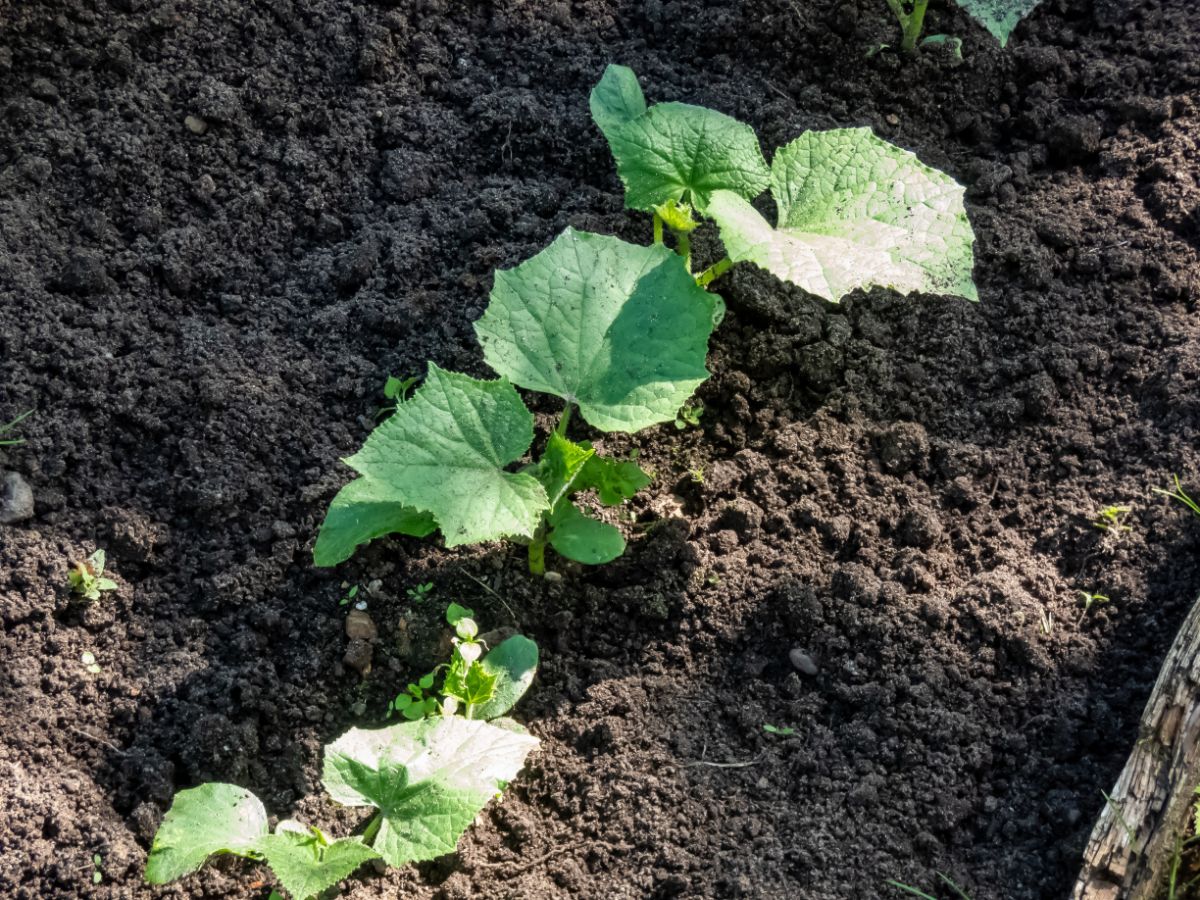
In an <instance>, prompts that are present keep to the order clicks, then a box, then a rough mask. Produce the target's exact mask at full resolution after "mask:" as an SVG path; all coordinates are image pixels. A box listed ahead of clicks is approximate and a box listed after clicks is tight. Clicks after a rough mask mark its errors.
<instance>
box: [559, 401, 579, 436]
mask: <svg viewBox="0 0 1200 900" xmlns="http://www.w3.org/2000/svg"><path fill="white" fill-rule="evenodd" d="M574 408H575V405H574V404H572V403H568V404H567V407H566V409H564V410H563V414H562V417H561V418H560V419H559V420H558V424H557V425H555V426H554V433H555V434H557V435H558V436H559V437H563V436H564V435H566V433H567V425H568V424H569V423H570V421H571V410H573V409H574Z"/></svg>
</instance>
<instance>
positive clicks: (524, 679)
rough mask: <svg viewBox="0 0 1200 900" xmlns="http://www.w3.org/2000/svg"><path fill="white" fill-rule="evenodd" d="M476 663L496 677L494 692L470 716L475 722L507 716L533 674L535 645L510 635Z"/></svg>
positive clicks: (536, 651)
mask: <svg viewBox="0 0 1200 900" xmlns="http://www.w3.org/2000/svg"><path fill="white" fill-rule="evenodd" d="M479 664H480V665H481V666H482V667H483V668H484V670H485V671H487V672H490V673H491V674H493V675H495V676H496V690H495V693H494V694H493V695H492V699H491V700H489V701H488V702H487V703H484V704H482V705H480V706H479V707H477V708H476V709H475V713H474V715H475V718H476V719H484V720H487V719H495V718H497V717H499V716H503V715H507V713H508V711H509V710H511V709H512V708H513V707H514V706H515V705H516V703H517V701H518V700H520V699H521V697H523V696H524V695H525V692H526V691H527V690H529V686H530V685H531V684H532V683H533V676H534V675H535V674H536V673H537V666H538V645H537V644H536V643H534V642H533V641H531V640H530V639H529V638H527V637H525V635H523V634H514V635H513V636H512V637H510V638H508V639H507V640H505V641H502V642H501V643H500V644H498V645H497V646H496V647H493V648H492V650H491V651H490V652H489V653H488V654H487V655H486V656H485V657H484V658H483V659H481V660H480V661H479Z"/></svg>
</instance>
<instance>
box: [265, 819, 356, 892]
mask: <svg viewBox="0 0 1200 900" xmlns="http://www.w3.org/2000/svg"><path fill="white" fill-rule="evenodd" d="M258 847H259V849H260V851H261V852H262V854H263V856H265V857H266V860H267V865H269V866H270V867H271V871H272V872H274V873H275V877H276V878H278V879H279V883H280V884H282V885H283V887H284V890H286V891H287V892H288V893H289V894H291V895H292V897H293V898H294V900H307V898H308V897H312V896H313V895H315V894H319V893H321V891H324V890H326V889H327V888H330V887H333V885H335V884H337V883H338V882H339V881H341V880H342V879H343V878H346V877H348V876H349V875H350V874H351V873H353V872H354V870H355V869H357V868H358V867H359V866H361V865H362V864H363V863H365V862H366V861H367V860H371V859H378V858H379V854H378V853H376V852H375V851H374V850H372V849H371V848H370V847H368V846H367V845H366V844H364V843H363V842H362V841H361V840H359V839H358V838H341V839H339V840H336V841H333V842H329V841H327V840H326V839H325V836H324V835H323V834H321V832H320V831H318V830H317V829H315V828H312V829H306V828H303V827H301V826H298V823H293V822H291V821H290V820H288V821H285V822H280V823H279V825H278V826H277V827H276V829H275V833H274V834H268V835H264V836H263V837H262V838H260V839H259V842H258Z"/></svg>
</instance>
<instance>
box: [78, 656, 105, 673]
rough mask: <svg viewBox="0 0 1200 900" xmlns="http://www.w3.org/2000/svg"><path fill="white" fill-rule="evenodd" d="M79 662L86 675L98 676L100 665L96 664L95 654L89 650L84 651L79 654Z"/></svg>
mask: <svg viewBox="0 0 1200 900" xmlns="http://www.w3.org/2000/svg"><path fill="white" fill-rule="evenodd" d="M79 661H80V662H81V663H83V668H84V670H85V671H86V672H88V674H90V675H99V674H100V672H101V669H100V663H98V662H96V654H95V653H93V652H92V651H91V650H84V651H83V653H81V654H79Z"/></svg>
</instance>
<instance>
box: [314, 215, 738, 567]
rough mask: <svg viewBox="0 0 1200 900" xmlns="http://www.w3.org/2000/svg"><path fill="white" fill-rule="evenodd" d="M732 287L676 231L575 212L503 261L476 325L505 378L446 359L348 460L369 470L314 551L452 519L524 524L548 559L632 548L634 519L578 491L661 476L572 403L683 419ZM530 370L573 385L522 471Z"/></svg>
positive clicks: (630, 420)
mask: <svg viewBox="0 0 1200 900" xmlns="http://www.w3.org/2000/svg"><path fill="white" fill-rule="evenodd" d="M717 303H718V300H717V298H716V297H715V295H713V294H710V293H708V292H706V291H704V290H703V289H701V288H700V287H698V286H697V285H696V283H695V280H694V279H693V278H692V277H691V276H690V275H689V274H688V272H687V269H686V268H685V266H684V264H683V261H682V260H681V259H680V258H679V257H678V256H677V255H676V254H674V253H672V252H671V251H669V250H668V249H667V248H666V247H663V246H654V247H638V246H635V245H633V244H628V243H625V242H624V241H621V240H619V239H617V238H614V237H606V236H603V235H596V234H587V233H585V232H580V231H575V230H574V229H570V228H568V229H567V230H566V231H565V232H564V233H563V234H562V235H560V236H559V237H558V238H557V239H556V240H555V241H554V242H553V243H552V244H551V245H550V246H549V247H547V248H546V249H545V250H543V251H542V252H541V253H539V254H538V255H536V256H534V257H533V258H532V259H529V260H527V261H526V262H524V263H522V264H520V265H519V266H517V267H516V268H514V269H511V270H508V271H502V272H499V273H497V275H496V283H495V286H494V288H493V289H492V294H491V302H490V303H489V305H488V308H487V310H486V311H485V313H484V315H483V318H481V319H480V320H479V321H478V322H477V323H476V324H475V330H476V333H477V334H478V336H479V339H480V342H481V343H482V345H483V351H484V358H485V359H486V360H487V362H488V364H489V365H490V366H491V367H492V368H493V369H494V370H495V371H496V372H497V373H498V374H499V375H500V376H501V377H500V379H499V380H496V381H480V380H477V379H474V378H470V377H468V376H466V375H460V374H456V373H453V372H447V371H445V370H443V369H441V368H439V367H438V366H436V365H434V364H432V363H431V364H430V366H429V374H428V375H427V377H426V379H425V382H424V384H422V385H421V387H420V388H418V389H417V391H416V392H415V393H414V394H413V395H412V397H411V398H410V399H409V400H406V401H404V402H403V403H400V404H399V405H398V406H397V408H396V411H395V412H394V413H393V414H392V416H391V417H390V418H388V420H387V421H385V422H384V423H383V424H382V425H380V426H379V427H378V428H376V429H375V431H374V432H372V434H371V435H370V436H369V437H368V438H367V441H366V444H365V445H364V446H363V448H362V449H361V450H360V451H359V452H358V453H357V454H355V455H354V456H352V457H351V458H349V459H348V460H346V462H347V463H348V464H349V465H350V467H351V468H353V469H354V470H355V471H357V472H358V473H359V476H360V477H359V478H358V479H357V480H355V481H352V482H350V484H348V485H347V486H346V487H345V488H343V489H342V491H341V492H340V493H339V494H338V495H337V496H336V497H335V498H334V500H333V503H332V504H331V506H330V509H329V513H328V515H327V516H326V519H325V522H324V524H323V525H322V527H321V532H320V534H319V535H318V537H317V543H316V546H315V548H314V551H313V556H314V561H315V562H316V564H317V565H318V566H330V565H336V564H337V563H339V562H341V561H342V560H344V559H347V558H348V557H349V556H350V555H351V553H353V551H354V548H355V546H356V545H358V544H361V543H364V542H366V541H369V540H371V539H372V538H375V537H379V536H381V535H384V534H392V533H401V534H410V535H416V536H418V537H424V536H426V535H428V534H431V533H432V532H433V531H435V530H437V529H440V530H441V532H442V535H443V537H444V539H445V542H446V545H447V546H448V547H453V546H457V545H459V544H469V543H478V542H481V541H491V540H498V539H502V538H515V539H517V540H521V541H523V542H525V543H527V544H528V546H529V567H530V570H531V571H533V572H535V573H541V572H542V571H544V568H545V551H546V547H547V546H550V547H553V548H554V550H555V551H557V552H558V553H559V554H561V555H562V556H565V557H567V558H568V559H572V560H576V561H578V562H582V563H587V564H597V563H604V562H608V561H610V560H612V559H615V558H616V557H618V556H620V555H621V553H622V552H624V549H625V540H624V538H623V537H622V536H621V533H620V531H619V530H618V529H617V528H615V527H614V526H612V525H609V524H607V523H604V522H601V521H599V520H597V519H594V518H592V517H591V516H589V515H587V514H586V513H584V512H583V511H582V510H580V509H579V507H578V506H576V505H575V504H574V502H573V501H572V497H573V496H575V495H576V494H578V493H580V492H581V491H585V490H595V491H596V493H597V495H598V497H599V500H600V502H601V503H602V504H605V505H614V504H618V503H620V502H622V501H623V500H625V499H628V498H629V497H632V496H633V494H634V493H635V492H636V491H638V490H639V489H640V488H642V487H644V486H645V485H646V484H648V483H649V481H650V477H649V476H648V475H647V474H646V473H645V472H643V471H642V470H641V468H639V467H638V466H637V465H636V464H635V463H632V462H628V461H621V460H616V459H610V458H607V457H604V456H601V455H600V454H598V453H597V452H596V450H595V448H593V447H592V446H591V445H590V444H589V443H587V442H582V443H576V442H574V441H572V440H570V439H569V438H568V437H567V430H568V425H569V423H570V421H571V417H572V415H573V413H574V412H576V411H578V414H579V416H580V418H582V419H583V420H584V421H585V422H586V423H587V424H589V425H591V426H593V427H594V428H597V429H600V430H602V431H623V432H635V431H639V430H641V429H643V428H647V427H649V426H651V425H654V424H656V423H659V422H670V421H674V419H675V414H676V412H677V411H678V410H679V408H680V407H681V406H682V405H683V404H684V403H685V401H687V399H688V398H689V397H690V396H691V395H692V392H693V391H694V390H695V389H696V387H697V386H698V385H699V384H700V383H701V382H703V381H704V380H705V379H706V378H707V377H708V374H709V373H708V370H707V369H705V367H704V360H705V356H706V354H707V352H708V338H709V335H710V334H711V332H712V329H713V321H714V316H715V313H716V309H717ZM514 385H517V386H519V387H522V388H525V389H527V390H533V391H540V392H543V393H547V394H552V395H554V396H557V397H559V398H561V399H562V400H563V401H564V407H563V411H562V415H561V417H560V419H559V421H558V425H557V427H556V428H555V429H554V431H553V432H552V433H551V434H550V435H549V438H548V440H547V441H546V443H545V447H544V450H543V452H542V455H541V457H540V458H539V459H538V460H537V461H536V462H535V463H533V464H532V465H527V466H524V467H523V468H521V469H520V470H519V471H516V472H513V471H509V470H508V467H509V466H511V465H512V464H513V463H515V462H517V461H518V460H520V459H521V458H522V457H524V456H525V454H526V453H528V451H529V449H530V445H531V444H532V442H533V436H534V434H533V415H532V414H531V413H530V412H529V410H528V409H527V408H526V406H525V404H524V403H523V402H522V400H521V398H520V396H519V395H518V394H517V391H516V389H515V388H514Z"/></svg>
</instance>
